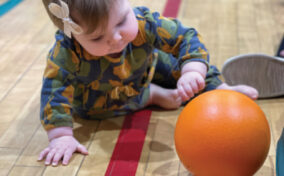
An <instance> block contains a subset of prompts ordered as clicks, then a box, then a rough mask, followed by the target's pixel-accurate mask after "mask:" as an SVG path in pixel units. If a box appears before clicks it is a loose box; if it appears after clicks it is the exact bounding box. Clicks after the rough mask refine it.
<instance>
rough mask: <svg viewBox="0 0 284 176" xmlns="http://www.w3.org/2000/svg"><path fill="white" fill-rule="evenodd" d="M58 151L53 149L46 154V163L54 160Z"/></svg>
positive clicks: (48, 163)
mask: <svg viewBox="0 0 284 176" xmlns="http://www.w3.org/2000/svg"><path fill="white" fill-rule="evenodd" d="M55 153H56V149H52V150H51V151H50V152H49V153H48V155H47V156H46V159H45V165H50V163H51V161H52V160H53V157H54V155H55Z"/></svg>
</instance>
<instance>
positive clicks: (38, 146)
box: [0, 0, 284, 176]
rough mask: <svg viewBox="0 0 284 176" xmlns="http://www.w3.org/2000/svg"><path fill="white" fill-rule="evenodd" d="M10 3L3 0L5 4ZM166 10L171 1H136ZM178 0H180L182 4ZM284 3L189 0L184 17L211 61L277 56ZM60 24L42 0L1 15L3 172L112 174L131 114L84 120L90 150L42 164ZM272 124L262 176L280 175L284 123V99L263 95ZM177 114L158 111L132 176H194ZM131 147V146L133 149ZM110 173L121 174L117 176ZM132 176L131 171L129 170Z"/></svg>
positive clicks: (78, 127)
mask: <svg viewBox="0 0 284 176" xmlns="http://www.w3.org/2000/svg"><path fill="white" fill-rule="evenodd" d="M4 2H6V1H5V0H0V4H2V3H4ZM131 2H132V4H133V5H135V6H136V5H145V6H148V7H150V8H151V9H152V10H156V11H159V12H163V10H164V8H165V4H166V2H167V0H151V1H150V0H145V1H135V0H131ZM176 2H178V0H177V1H176ZM283 14H284V1H283V0H214V1H212V0H182V2H181V6H180V9H179V12H178V18H179V19H180V20H181V21H182V22H183V23H184V24H185V25H189V26H193V27H195V28H196V29H198V31H199V32H200V33H201V34H202V36H203V38H204V41H205V43H206V45H207V48H208V49H209V51H210V53H211V63H212V64H214V65H217V66H218V67H219V68H220V69H221V67H222V64H223V63H224V61H225V60H226V59H227V58H229V57H232V56H235V55H238V54H245V53H265V54H268V55H274V53H275V52H276V50H277V47H278V44H279V42H280V40H281V38H282V35H283V29H284V15H283ZM54 31H55V28H54V27H53V25H52V24H51V22H50V21H49V19H48V17H47V14H46V12H45V10H44V8H43V6H42V3H41V0H24V1H23V2H21V3H20V4H19V5H17V6H16V7H15V8H13V9H12V10H11V11H9V12H8V13H6V14H5V15H3V16H1V17H0V114H1V120H0V175H1V176H2V175H16V176H19V175H27V176H35V175H53V176H54V175H60V176H62V175H68V176H71V175H95V176H100V175H104V174H105V173H106V171H107V170H108V169H109V165H110V158H111V157H112V155H113V151H114V149H115V148H116V147H115V146H116V143H117V138H118V136H119V134H120V132H121V129H122V125H123V123H124V119H125V117H119V118H113V119H109V120H105V121H85V120H80V119H78V120H76V123H75V128H74V133H75V135H76V137H77V138H78V139H79V140H80V142H82V143H83V144H84V145H85V146H87V147H88V150H89V155H88V156H86V157H85V156H82V155H79V154H75V155H74V156H73V158H72V160H71V163H70V164H69V165H68V166H66V167H63V166H59V167H51V166H48V167H46V166H45V165H44V162H37V157H38V154H39V152H40V151H41V150H42V149H44V148H45V147H46V146H47V145H48V141H47V136H46V133H45V131H44V130H43V128H42V127H41V125H40V122H39V100H40V89H41V80H42V74H43V69H44V67H45V57H46V54H47V51H48V50H49V48H50V46H51V45H52V43H53V41H54V37H53V36H54ZM257 103H258V104H259V105H260V106H261V107H262V109H263V111H264V112H265V114H266V115H267V118H268V121H269V124H270V127H271V135H272V136H271V137H272V138H271V148H270V151H269V156H268V157H267V159H266V161H265V163H264V165H263V166H262V168H261V169H260V170H259V171H258V172H257V174H256V176H274V175H275V149H276V143H277V140H278V138H279V137H280V133H281V131H282V128H283V126H284V109H283V103H284V98H277V99H269V100H258V101H257ZM180 110H181V109H179V110H176V111H152V112H151V113H152V114H151V116H150V122H149V125H148V126H147V129H146V133H145V134H146V138H145V141H144V145H142V146H143V148H142V152H141V156H140V157H139V159H138V161H139V162H138V165H137V168H136V167H135V169H134V171H135V172H134V174H132V175H135V173H136V175H138V176H142V175H146V176H149V175H170V176H174V175H179V176H181V175H190V174H189V173H188V172H187V171H186V170H185V169H184V168H183V166H182V165H181V164H180V162H179V159H178V157H177V155H176V153H175V148H174V143H173V132H174V128H175V123H176V119H177V116H178V114H179V112H180ZM128 150H129V149H128ZM111 173H112V172H108V175H117V174H111ZM124 175H130V174H124Z"/></svg>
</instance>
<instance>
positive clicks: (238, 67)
mask: <svg viewBox="0 0 284 176" xmlns="http://www.w3.org/2000/svg"><path fill="white" fill-rule="evenodd" d="M221 72H222V75H223V77H224V79H225V82H226V83H227V84H229V85H238V84H245V85H249V86H252V87H254V88H256V89H257V90H258V92H259V98H273V97H279V96H282V95H284V59H281V58H278V57H272V56H267V55H264V54H245V55H239V56H236V57H232V58H230V59H228V60H227V61H226V62H225V63H224V65H223V68H222V71H221Z"/></svg>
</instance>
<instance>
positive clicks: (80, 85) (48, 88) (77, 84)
mask: <svg viewBox="0 0 284 176" xmlns="http://www.w3.org/2000/svg"><path fill="white" fill-rule="evenodd" d="M133 10H134V12H135V14H136V18H137V20H138V24H139V33H138V35H137V37H136V39H135V40H134V41H132V42H131V43H129V44H128V45H127V47H126V48H125V49H124V50H123V51H122V54H121V56H119V57H117V58H112V57H110V56H103V57H97V56H91V55H90V54H89V53H87V52H86V51H85V50H84V49H83V48H82V47H81V46H80V44H79V43H78V42H76V41H75V40H73V39H70V38H68V37H66V36H65V35H64V33H63V32H62V31H58V32H57V33H56V35H55V37H56V42H55V44H54V46H53V47H52V49H51V50H50V52H49V54H48V57H47V66H46V69H45V72H44V78H43V87H42V92H41V109H40V118H41V122H42V124H43V126H44V128H45V129H46V130H49V129H51V128H54V127H60V126H70V127H72V115H73V114H76V115H79V116H80V117H82V118H87V119H104V118H107V117H113V116H119V115H125V114H128V113H131V112H133V111H136V110H139V109H142V108H144V107H145V103H146V102H147V100H148V98H149V84H150V83H151V82H155V83H157V84H159V85H161V86H165V87H175V85H176V81H177V80H178V78H179V76H180V69H181V68H182V66H183V65H184V64H185V63H187V62H190V61H199V62H203V63H205V64H206V65H207V66H208V69H209V64H208V61H209V55H208V53H207V50H206V48H205V46H204V44H203V43H202V41H201V37H200V35H199V34H198V33H197V31H196V30H195V29H193V28H187V27H184V26H183V25H182V24H181V23H180V22H179V21H178V20H176V19H169V18H165V17H162V16H160V14H159V13H156V12H154V13H152V12H151V11H150V10H149V9H147V8H145V7H138V8H134V9H133ZM210 68H213V67H210ZM210 70H212V69H210ZM212 73H218V74H217V75H214V76H213V75H211V76H208V79H207V84H208V85H210V83H211V82H212V83H214V84H211V85H210V86H211V88H212V87H213V88H214V87H216V85H218V84H220V80H219V79H218V78H217V77H218V75H219V72H218V70H216V68H215V67H214V68H213V71H212ZM210 86H209V87H210ZM207 87H208V86H207Z"/></svg>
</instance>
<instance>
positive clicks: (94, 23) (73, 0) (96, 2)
mask: <svg viewBox="0 0 284 176" xmlns="http://www.w3.org/2000/svg"><path fill="white" fill-rule="evenodd" d="M42 1H43V4H44V7H45V9H46V11H47V13H48V15H49V17H50V19H51V20H52V22H53V23H54V25H55V26H56V27H58V28H59V29H60V30H62V31H64V29H63V28H64V27H63V26H64V25H63V22H62V19H59V18H57V17H56V16H54V15H53V14H52V13H51V12H50V11H49V9H48V5H49V4H50V3H57V4H58V5H60V2H59V0H42ZM62 1H64V2H65V3H66V4H68V7H69V12H70V18H71V19H72V20H73V21H74V22H75V23H77V24H78V25H80V26H82V25H85V26H88V30H87V31H86V33H87V34H89V33H92V32H93V31H94V30H96V29H98V28H101V29H100V30H102V29H103V28H104V27H105V26H106V25H107V22H108V17H109V11H110V9H111V7H112V5H113V2H114V1H115V0H62Z"/></svg>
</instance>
